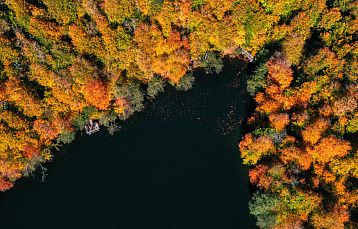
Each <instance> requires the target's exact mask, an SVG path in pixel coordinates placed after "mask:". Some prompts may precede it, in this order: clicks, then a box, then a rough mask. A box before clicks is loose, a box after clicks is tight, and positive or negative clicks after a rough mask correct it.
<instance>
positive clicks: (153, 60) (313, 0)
mask: <svg viewBox="0 0 358 229" xmlns="http://www.w3.org/2000/svg"><path fill="white" fill-rule="evenodd" d="M357 7H358V5H357V2H356V1H353V0H339V1H338V0H337V1H328V0H327V1H326V0H297V1H292V0H241V1H236V0H226V1H221V0H175V1H174V0H161V1H159V0H136V1H131V0H86V1H82V0H31V1H30V0H5V1H1V2H0V191H5V190H7V189H9V188H11V187H12V186H13V184H14V182H15V181H16V180H17V179H19V178H20V177H21V176H23V175H28V174H29V173H31V171H33V170H34V169H35V168H36V166H37V165H39V164H40V163H43V162H45V161H48V160H50V159H51V150H50V149H51V147H53V146H54V145H58V144H61V143H69V142H71V141H72V140H73V138H74V134H75V131H76V130H83V129H84V126H85V124H86V122H87V121H88V120H90V119H95V120H99V122H100V124H102V125H105V126H107V127H109V128H110V130H113V125H112V124H113V122H114V121H115V120H116V119H122V120H125V119H127V118H128V117H129V116H130V115H132V114H133V113H134V112H136V111H140V110H141V109H142V108H143V101H144V98H145V95H147V96H148V97H150V98H153V97H155V96H156V95H157V94H158V93H159V92H161V91H163V89H164V84H165V83H166V82H168V83H170V84H172V85H174V86H176V88H178V89H182V90H187V89H188V88H190V87H191V85H192V82H193V77H192V74H191V70H192V69H193V68H195V67H203V68H205V69H206V71H207V72H208V73H210V72H213V71H214V72H216V73H218V72H220V71H221V68H222V61H221V59H220V57H222V56H224V55H228V56H230V57H239V58H244V56H242V55H241V54H242V53H246V52H249V53H251V54H252V55H253V56H256V57H255V63H254V66H257V68H256V71H255V72H254V74H252V77H251V78H250V79H249V80H248V90H249V92H250V94H252V95H254V96H255V100H256V103H257V108H256V112H255V114H254V116H253V117H252V118H250V120H249V123H250V124H252V125H253V126H254V128H255V130H254V131H253V132H251V133H248V134H247V135H245V136H244V137H243V139H242V141H241V143H240V151H241V155H242V157H243V161H244V163H245V164H248V165H250V166H252V168H251V171H250V180H251V182H252V183H253V184H254V185H257V187H258V188H259V189H260V193H261V194H260V193H258V194H257V195H255V197H254V198H253V200H252V202H251V204H250V210H251V212H252V214H254V215H255V216H256V217H257V219H258V225H259V226H260V227H262V228H300V227H301V226H302V225H306V224H305V223H307V222H308V223H309V224H310V225H311V226H313V227H316V228H343V224H344V223H346V222H348V220H349V211H350V210H351V209H353V208H354V207H355V206H356V203H357V198H358V196H357V174H358V172H357V171H358V169H357V148H356V147H357V142H356V139H357V138H356V132H357V130H358V114H357V99H358V91H357V75H358V74H357V73H358V70H357V41H356V34H357V29H358V26H357V25H358V23H357ZM272 47H274V48H272ZM274 51H276V53H274ZM267 53H269V54H270V55H271V57H270V55H267ZM268 57H269V58H268ZM145 88H146V90H143V89H145ZM262 192H263V193H262ZM352 227H354V225H353V226H352Z"/></svg>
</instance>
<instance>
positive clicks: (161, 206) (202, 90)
mask: <svg viewBox="0 0 358 229" xmlns="http://www.w3.org/2000/svg"><path fill="white" fill-rule="evenodd" d="M243 68H244V67H243V66H242V63H240V62H231V63H230V62H228V61H226V64H225V68H224V71H223V72H222V74H221V75H220V76H215V75H207V76H206V75H204V74H203V73H202V72H197V73H196V82H195V85H194V87H193V89H192V90H191V91H188V92H177V91H175V90H174V89H173V88H170V87H167V88H166V92H165V93H162V94H161V95H160V96H159V97H158V98H157V99H156V100H154V101H153V102H148V103H147V104H146V109H145V110H144V111H143V112H141V113H138V114H136V115H134V116H133V117H132V118H131V119H130V120H128V121H127V122H125V123H124V124H123V126H122V129H121V132H120V133H119V134H118V135H116V136H109V135H108V134H107V133H106V132H105V131H102V132H101V133H97V134H95V135H92V136H85V135H82V136H78V138H77V139H78V140H76V142H75V143H73V144H71V145H66V146H65V147H63V148H62V149H61V151H60V152H59V153H58V154H56V155H57V156H56V157H55V159H54V161H53V162H52V163H49V164H47V165H46V167H47V168H48V172H47V173H48V176H47V178H46V181H45V182H44V183H41V181H40V178H39V176H38V175H37V176H35V178H27V179H22V180H20V181H19V182H17V185H16V186H15V188H14V189H12V190H10V191H8V192H6V193H3V194H0V215H1V216H0V217H1V223H0V228H1V229H12V228H14V229H22V228H27V229H32V228H34V229H35V228H36V229H40V228H41V229H42V228H46V229H57V228H59V229H64V228H74V229H82V228H85V229H92V228H94V229H102V228H103V229H106V228H121V229H122V228H123V229H127V228H140V229H142V228H143V229H147V228H148V229H152V228H153V229H161V228H165V229H171V228H180V229H191V228H197V229H201V228H203V229H214V228H215V229H231V228H235V229H238V228H255V226H254V220H253V218H251V217H250V216H249V213H248V201H249V199H250V190H249V185H248V177H247V168H245V167H244V166H242V165H241V160H240V157H239V152H238V150H237V142H238V138H239V137H240V132H241V124H240V123H241V120H243V119H244V118H245V117H246V115H247V112H249V111H250V110H251V106H252V104H251V102H250V99H249V97H248V95H247V94H246V93H245V87H246V86H245V85H244V82H245V79H244V75H243V72H244V70H243ZM239 72H241V74H240V73H239ZM239 76H241V77H239Z"/></svg>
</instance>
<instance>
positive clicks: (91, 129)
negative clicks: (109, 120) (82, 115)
mask: <svg viewBox="0 0 358 229" xmlns="http://www.w3.org/2000/svg"><path fill="white" fill-rule="evenodd" d="M99 130H100V128H99V124H98V122H92V120H90V121H89V123H88V124H87V125H86V126H85V131H86V134H88V135H91V134H94V133H96V132H98V131H99Z"/></svg>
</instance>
